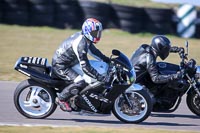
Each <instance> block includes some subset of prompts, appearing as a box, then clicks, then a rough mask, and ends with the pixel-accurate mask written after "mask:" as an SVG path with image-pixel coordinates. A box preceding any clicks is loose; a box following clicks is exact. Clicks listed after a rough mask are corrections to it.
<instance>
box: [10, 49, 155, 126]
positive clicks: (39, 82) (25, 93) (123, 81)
mask: <svg viewBox="0 0 200 133" xmlns="http://www.w3.org/2000/svg"><path fill="white" fill-rule="evenodd" d="M110 60H111V62H110V63H109V64H107V63H105V62H102V61H97V60H90V64H91V66H92V67H94V68H95V69H96V70H97V71H98V72H99V73H100V74H102V75H105V76H107V79H109V80H108V82H107V83H106V84H105V83H102V82H99V81H97V80H96V79H93V78H91V77H89V76H88V75H86V74H84V72H83V71H82V70H81V67H80V65H79V64H77V65H75V66H73V69H74V70H75V71H76V72H77V73H78V74H80V75H81V76H82V77H83V78H84V79H85V81H86V82H87V84H88V85H87V86H86V87H85V88H82V89H81V88H77V90H78V91H77V93H76V94H75V95H74V96H73V97H72V98H70V99H69V104H70V106H71V108H72V113H76V114H84V113H85V114H86V113H87V114H90V115H93V114H94V115H96V114H111V112H112V113H113V114H114V116H115V117H117V118H118V119H119V120H121V121H123V122H127V123H139V122H141V121H143V120H145V119H146V118H147V117H148V116H149V115H150V113H151V109H152V105H151V98H150V96H149V95H148V93H147V92H146V91H145V90H143V89H142V87H141V86H139V85H137V84H134V81H135V78H136V76H135V71H134V68H133V67H132V65H131V63H130V61H129V59H128V58H127V56H125V55H124V54H123V53H122V52H120V51H119V50H113V51H112V55H111V56H110ZM15 70H17V71H19V72H21V73H23V74H25V75H26V76H28V77H29V78H28V79H26V80H24V81H22V82H20V83H19V85H18V86H17V87H16V90H15V92H14V104H15V107H16V108H17V110H18V111H19V112H20V113H21V114H22V115H23V116H25V117H27V118H34V119H43V118H46V117H48V116H50V115H51V114H52V113H53V112H54V111H55V110H56V107H57V104H56V103H55V98H56V97H57V95H58V94H59V93H60V92H61V91H62V89H63V88H65V87H66V86H67V85H66V82H65V81H63V80H62V79H54V78H52V77H51V66H50V65H49V64H48V63H47V58H39V57H20V58H19V59H18V61H17V62H16V64H15Z"/></svg>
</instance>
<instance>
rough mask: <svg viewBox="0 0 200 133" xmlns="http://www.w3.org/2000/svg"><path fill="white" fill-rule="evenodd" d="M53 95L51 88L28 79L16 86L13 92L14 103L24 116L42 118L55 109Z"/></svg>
mask: <svg viewBox="0 0 200 133" xmlns="http://www.w3.org/2000/svg"><path fill="white" fill-rule="evenodd" d="M55 97H56V95H55V93H54V91H53V90H51V89H49V88H47V87H45V86H43V85H41V84H39V83H37V82H35V81H33V80H31V79H28V80H24V81H22V82H21V83H20V84H19V85H18V86H17V88H16V90H15V92H14V104H15V107H16V108H17V110H18V111H19V112H20V113H21V114H22V115H24V116H25V117H27V118H33V119H42V118H46V117H48V116H49V115H51V114H52V113H53V112H54V111H55V109H56V107H57V105H56V104H55Z"/></svg>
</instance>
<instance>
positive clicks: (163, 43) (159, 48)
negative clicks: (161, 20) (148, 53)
mask: <svg viewBox="0 0 200 133" xmlns="http://www.w3.org/2000/svg"><path fill="white" fill-rule="evenodd" d="M151 46H152V47H153V48H154V50H155V51H156V53H157V56H159V57H160V58H161V59H162V60H164V59H166V58H167V56H168V55H169V52H170V48H171V43H170V40H169V39H168V38H167V37H165V36H163V35H157V36H154V37H153V39H152V41H151Z"/></svg>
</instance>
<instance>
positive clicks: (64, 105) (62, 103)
mask: <svg viewBox="0 0 200 133" xmlns="http://www.w3.org/2000/svg"><path fill="white" fill-rule="evenodd" d="M56 104H57V105H59V106H60V109H61V110H62V111H67V112H71V111H72V108H71V107H70V105H69V103H68V102H66V101H61V100H60V99H59V98H58V97H56Z"/></svg>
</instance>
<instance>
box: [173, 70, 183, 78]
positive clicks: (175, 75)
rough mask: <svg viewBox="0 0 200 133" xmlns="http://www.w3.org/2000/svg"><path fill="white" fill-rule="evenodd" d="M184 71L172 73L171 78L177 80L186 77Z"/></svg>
mask: <svg viewBox="0 0 200 133" xmlns="http://www.w3.org/2000/svg"><path fill="white" fill-rule="evenodd" d="M184 73H185V72H184V71H183V70H182V71H178V72H177V73H176V74H173V75H172V78H171V80H177V79H182V78H183V77H184Z"/></svg>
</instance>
